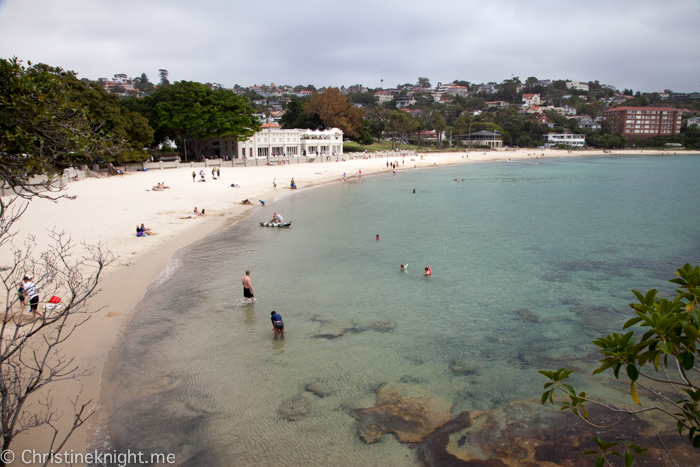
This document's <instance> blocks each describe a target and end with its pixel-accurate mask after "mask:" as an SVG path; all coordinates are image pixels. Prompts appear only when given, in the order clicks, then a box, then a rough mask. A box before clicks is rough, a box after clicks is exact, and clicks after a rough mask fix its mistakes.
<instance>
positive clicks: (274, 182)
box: [272, 178, 277, 190]
mask: <svg viewBox="0 0 700 467" xmlns="http://www.w3.org/2000/svg"><path fill="white" fill-rule="evenodd" d="M272 188H274V189H275V190H276V189H277V179H276V178H273V179H272Z"/></svg>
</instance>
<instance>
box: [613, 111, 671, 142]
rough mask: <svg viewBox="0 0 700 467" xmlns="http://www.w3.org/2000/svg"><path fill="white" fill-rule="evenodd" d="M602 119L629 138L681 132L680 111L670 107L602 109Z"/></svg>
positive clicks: (669, 134)
mask: <svg viewBox="0 0 700 467" xmlns="http://www.w3.org/2000/svg"><path fill="white" fill-rule="evenodd" d="M603 119H604V120H608V121H610V123H611V128H612V131H614V132H615V133H617V134H621V135H625V136H626V137H627V138H629V139H639V138H654V137H656V136H678V135H680V134H681V121H682V119H681V111H680V110H678V109H673V108H671V107H615V108H613V109H610V110H606V111H604V112H603Z"/></svg>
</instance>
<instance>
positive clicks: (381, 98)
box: [374, 91, 394, 104]
mask: <svg viewBox="0 0 700 467" xmlns="http://www.w3.org/2000/svg"><path fill="white" fill-rule="evenodd" d="M393 98H394V95H393V94H392V93H390V92H389V91H377V92H375V93H374V102H376V103H377V104H383V103H385V102H389V101H390V100H392V99H393Z"/></svg>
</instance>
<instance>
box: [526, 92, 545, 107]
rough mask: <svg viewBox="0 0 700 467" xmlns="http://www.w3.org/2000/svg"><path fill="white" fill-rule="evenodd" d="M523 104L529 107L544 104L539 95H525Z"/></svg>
mask: <svg viewBox="0 0 700 467" xmlns="http://www.w3.org/2000/svg"><path fill="white" fill-rule="evenodd" d="M523 102H524V103H525V104H524V105H526V106H527V107H530V106H533V105H540V104H541V103H542V101H541V100H540V95H539V94H523Z"/></svg>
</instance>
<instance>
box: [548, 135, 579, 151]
mask: <svg viewBox="0 0 700 467" xmlns="http://www.w3.org/2000/svg"><path fill="white" fill-rule="evenodd" d="M543 136H544V146H545V147H547V148H551V147H552V146H556V145H557V144H562V145H564V146H569V147H572V148H582V147H583V146H585V144H586V136H585V135H575V134H573V133H547V134H546V135H543Z"/></svg>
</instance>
